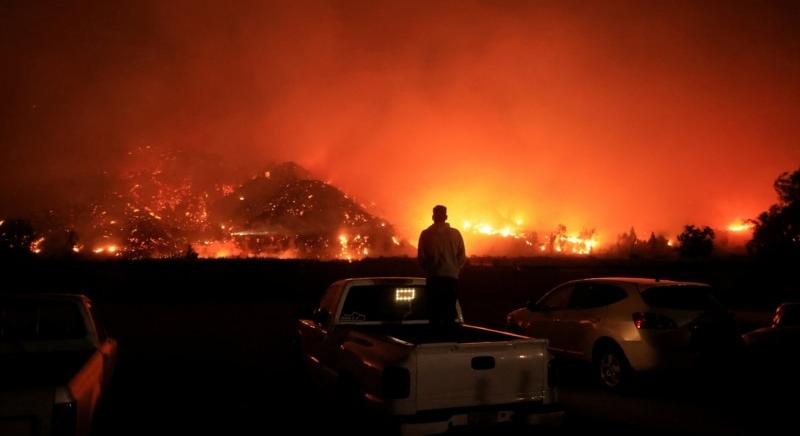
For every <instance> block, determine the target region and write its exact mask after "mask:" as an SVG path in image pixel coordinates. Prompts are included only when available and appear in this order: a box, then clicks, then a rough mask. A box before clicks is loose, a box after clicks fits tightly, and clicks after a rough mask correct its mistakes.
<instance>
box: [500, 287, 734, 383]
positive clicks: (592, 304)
mask: <svg viewBox="0 0 800 436" xmlns="http://www.w3.org/2000/svg"><path fill="white" fill-rule="evenodd" d="M506 322H507V328H508V329H509V330H511V331H514V332H517V333H521V334H524V335H528V336H533V337H538V338H547V339H548V340H549V342H550V344H549V348H550V351H551V352H552V353H553V354H554V355H555V356H558V357H567V358H574V359H579V360H583V361H586V362H590V363H592V364H593V366H594V370H595V373H596V374H597V376H598V378H599V380H600V382H601V383H602V384H603V385H604V386H605V387H607V388H611V389H617V388H621V387H623V386H625V385H627V384H628V383H629V381H630V378H631V376H632V375H633V373H634V372H637V371H650V370H656V369H670V368H691V367H693V366H695V365H697V363H698V360H699V359H700V358H701V357H703V356H705V355H716V354H717V353H711V352H712V351H720V350H733V349H735V347H737V346H738V344H739V343H740V342H741V340H740V336H738V334H737V332H736V325H735V322H734V319H733V317H732V316H731V315H730V314H729V313H728V312H727V311H725V310H724V309H722V307H721V306H720V304H719V303H718V302H717V300H716V299H715V298H714V297H713V295H712V292H711V287H710V286H708V285H706V284H703V283H692V282H675V281H669V280H658V279H642V278H628V277H607V278H593V279H585V280H575V281H571V282H567V283H564V284H562V285H560V286H557V287H556V288H554V289H553V290H551V291H550V292H548V293H546V294H545V295H544V296H543V297H542V298H540V299H539V300H538V301H536V302H529V303H528V305H527V306H526V307H523V308H520V309H517V310H515V311H513V312H511V313H510V314H509V315H508V317H507V319H506Z"/></svg>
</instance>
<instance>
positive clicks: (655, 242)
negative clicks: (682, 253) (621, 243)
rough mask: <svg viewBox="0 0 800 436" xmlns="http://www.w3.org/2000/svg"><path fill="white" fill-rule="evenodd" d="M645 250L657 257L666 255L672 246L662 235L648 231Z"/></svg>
mask: <svg viewBox="0 0 800 436" xmlns="http://www.w3.org/2000/svg"><path fill="white" fill-rule="evenodd" d="M647 251H648V252H649V253H648V254H649V255H650V256H652V257H658V256H665V255H668V254H669V253H670V252H671V251H672V248H671V247H670V246H669V241H668V240H667V238H665V237H664V235H658V236H656V234H655V232H650V239H648V240H647Z"/></svg>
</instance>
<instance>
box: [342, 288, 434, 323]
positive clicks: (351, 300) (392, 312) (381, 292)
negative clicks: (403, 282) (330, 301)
mask: <svg viewBox="0 0 800 436" xmlns="http://www.w3.org/2000/svg"><path fill="white" fill-rule="evenodd" d="M428 319H430V308H429V307H428V300H427V298H426V295H425V287H424V286H389V285H365V286H352V287H351V288H350V290H349V292H348V293H347V298H346V300H345V302H344V306H342V313H341V315H340V316H339V321H340V322H342V323H374V322H403V321H427V320H428Z"/></svg>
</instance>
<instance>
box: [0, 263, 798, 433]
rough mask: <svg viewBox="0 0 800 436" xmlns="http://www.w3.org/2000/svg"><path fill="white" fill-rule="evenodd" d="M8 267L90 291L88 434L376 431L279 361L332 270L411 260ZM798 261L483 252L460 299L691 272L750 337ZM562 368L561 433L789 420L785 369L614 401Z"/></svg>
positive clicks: (794, 294) (703, 428) (382, 268)
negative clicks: (112, 357)
mask: <svg viewBox="0 0 800 436" xmlns="http://www.w3.org/2000/svg"><path fill="white" fill-rule="evenodd" d="M3 268H4V271H3V275H4V277H6V280H5V282H6V284H7V285H4V288H13V289H20V290H22V289H25V290H27V289H30V290H39V291H51V292H55V291H58V292H62V291H63V292H81V293H85V294H87V295H89V296H91V297H92V298H93V299H94V301H95V302H96V304H97V305H98V307H99V310H100V312H101V314H102V316H103V317H104V319H105V320H106V323H107V325H108V329H109V331H110V332H111V333H112V335H114V336H115V337H116V338H117V339H118V340H119V344H120V362H119V367H118V372H117V374H116V378H115V383H114V390H113V393H112V395H111V397H110V398H109V401H108V402H107V404H105V407H104V409H103V411H102V414H101V416H100V417H99V419H98V423H97V432H96V433H97V434H99V435H127V434H131V435H132V434H137V435H141V434H194V433H199V432H204V433H205V432H212V433H216V434H247V435H251V434H286V433H298V434H301V433H311V434H315V433H318V432H321V431H332V430H336V433H339V432H341V433H350V434H354V433H367V434H382V433H385V432H386V429H385V428H384V427H379V426H378V423H374V422H372V421H370V420H369V419H367V418H364V419H361V418H360V417H356V418H354V417H353V416H350V415H349V414H347V413H345V412H346V411H342V410H339V409H337V407H335V403H334V402H332V401H331V399H330V398H327V397H325V396H323V395H321V394H320V393H318V392H316V391H315V390H314V389H313V387H312V386H310V385H309V384H308V383H307V382H306V380H305V379H304V378H303V377H302V376H301V375H300V372H299V371H298V368H296V367H294V366H293V364H292V362H291V361H290V359H288V350H289V348H288V346H289V337H290V335H291V333H292V325H293V319H294V316H295V314H296V313H297V312H298V311H299V310H302V309H303V308H305V307H308V306H309V305H310V304H312V303H313V302H314V301H315V300H316V298H317V297H318V296H319V295H320V294H321V292H322V291H323V290H324V288H325V287H326V286H327V285H328V284H329V283H331V282H332V281H334V280H336V279H340V278H345V277H357V276H370V275H395V276H406V275H419V274H420V270H419V269H418V268H417V266H416V264H415V263H414V261H413V260H412V259H381V260H368V261H363V262H355V263H342V262H310V261H258V260H254V261H251V260H234V261H185V262H184V261H139V262H37V263H5V264H4V265H3ZM794 269H795V268H793V267H792V266H791V265H789V266H786V265H783V266H776V265H768V264H755V263H751V262H747V261H745V260H735V259H734V260H725V261H721V260H720V261H711V262H699V263H698V262H692V263H681V262H644V261H614V260H597V259H579V260H568V259H555V260H548V259H537V260H509V259H484V260H473V261H472V264H471V265H470V266H468V267H467V268H466V269H465V271H464V273H463V277H462V289H461V294H462V304H463V307H464V314H465V317H466V318H467V320H468V321H469V322H471V323H475V324H480V325H487V326H491V327H501V326H502V323H503V320H504V316H505V314H506V313H507V312H508V311H509V310H511V309H513V308H516V307H519V306H520V305H522V304H524V302H525V300H526V299H527V298H530V297H538V296H539V295H541V294H542V293H543V292H544V291H546V290H547V289H549V288H550V287H552V286H554V285H556V284H558V283H560V282H563V281H565V280H570V279H575V278H585V277H593V276H608V275H628V276H643V277H647V276H649V277H653V276H656V277H661V278H670V279H688V280H697V281H704V282H709V283H712V284H714V285H715V286H716V287H717V289H718V292H719V297H720V299H721V300H723V301H724V302H725V303H727V304H728V305H729V306H730V307H731V308H733V309H735V310H736V313H737V314H738V315H739V319H740V328H741V329H742V330H743V331H745V330H748V329H752V328H754V327H756V326H757V325H759V324H760V323H764V322H766V321H767V320H768V315H769V313H768V312H769V311H770V310H772V309H774V307H775V305H776V304H777V303H779V302H780V301H785V300H790V299H800V292H798V291H800V280H799V279H798V274H797V273H796V272H795V271H794ZM12 284H13V285H12ZM567 374H568V378H567V380H566V381H565V382H564V386H563V388H562V392H561V394H562V400H563V402H564V404H565V406H566V407H567V411H568V419H567V422H566V424H565V426H564V427H563V428H561V429H559V430H557V431H555V433H557V434H578V433H581V434H584V433H593V434H608V433H612V432H614V433H617V434H620V433H626V434H630V433H637V434H641V433H642V432H645V434H675V433H694V434H760V433H766V432H768V431H770V430H771V429H774V428H777V427H778V426H780V425H783V424H786V423H792V426H793V427H796V424H795V423H794V421H793V419H794V415H793V413H794V412H792V411H791V409H792V408H794V406H795V404H796V401H794V400H791V399H786V400H783V399H781V398H780V396H782V395H784V394H785V393H787V392H792V391H791V390H789V389H791V388H790V386H789V385H787V384H786V383H785V379H784V378H778V377H774V374H766V373H765V371H764V370H763V369H758V370H756V369H755V368H752V367H750V366H749V365H746V364H744V363H742V362H731V364H730V365H729V366H727V367H718V368H715V369H714V370H713V371H705V372H702V373H690V374H671V375H668V376H664V377H657V378H651V379H646V380H643V381H642V383H641V384H640V387H639V388H638V389H637V390H635V391H634V392H631V393H629V394H627V395H625V396H619V395H611V394H607V393H605V392H603V391H601V390H599V389H597V388H595V387H594V385H593V383H592V381H591V378H590V377H589V376H588V374H587V373H586V371H585V370H584V369H583V368H580V367H578V368H570V370H569V371H568V372H567ZM789 375H791V374H789ZM768 376H770V377H768ZM790 398H791V397H790ZM529 430H530V429H522V430H519V429H491V430H486V433H497V432H501V431H508V432H512V433H526V432H529ZM530 432H531V433H535V432H534V431H530Z"/></svg>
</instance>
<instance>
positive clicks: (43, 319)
mask: <svg viewBox="0 0 800 436" xmlns="http://www.w3.org/2000/svg"><path fill="white" fill-rule="evenodd" d="M85 336H86V326H85V325H84V323H83V316H82V315H81V312H80V310H79V309H78V307H77V305H76V304H75V303H73V302H69V301H42V302H38V301H25V300H0V340H3V341H30V340H62V339H80V338H83V337H85Z"/></svg>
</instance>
